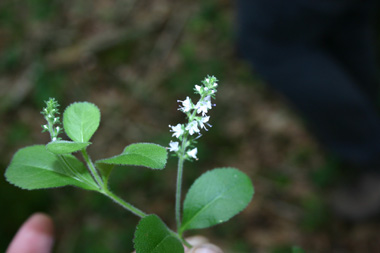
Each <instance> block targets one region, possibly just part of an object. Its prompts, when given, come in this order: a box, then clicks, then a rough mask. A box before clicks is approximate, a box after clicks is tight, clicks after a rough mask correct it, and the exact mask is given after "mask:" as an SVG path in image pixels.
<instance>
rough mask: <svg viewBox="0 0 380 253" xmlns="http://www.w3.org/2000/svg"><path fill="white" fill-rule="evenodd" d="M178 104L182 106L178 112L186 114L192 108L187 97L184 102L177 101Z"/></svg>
mask: <svg viewBox="0 0 380 253" xmlns="http://www.w3.org/2000/svg"><path fill="white" fill-rule="evenodd" d="M178 102H181V103H182V106H181V107H180V108H179V109H178V110H181V111H183V112H188V111H190V110H191V109H192V108H193V106H194V105H193V103H192V102H191V99H190V98H189V97H186V99H185V100H183V101H182V100H178Z"/></svg>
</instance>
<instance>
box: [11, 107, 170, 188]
mask: <svg viewBox="0 0 380 253" xmlns="http://www.w3.org/2000/svg"><path fill="white" fill-rule="evenodd" d="M99 123H100V111H99V109H98V108H97V107H96V106H95V105H94V104H91V103H88V102H80V103H74V104H71V105H70V106H68V107H67V109H66V110H65V112H64V114H63V126H64V130H65V132H66V134H67V135H68V136H69V137H70V138H71V140H72V141H65V140H59V141H54V142H50V143H48V144H47V145H46V146H43V145H36V146H30V147H26V148H23V149H20V150H19V151H18V152H17V153H16V154H15V155H14V157H13V159H12V161H11V163H10V165H9V166H8V168H7V170H6V173H5V176H6V178H7V180H8V181H9V182H10V183H12V184H14V185H16V186H18V187H20V188H23V189H29V190H32V189H44V188H51V187H61V186H66V185H73V186H78V187H81V188H84V189H89V190H98V189H99V188H98V186H97V184H96V183H95V182H94V180H93V178H92V177H91V175H90V174H89V172H88V171H87V169H86V167H85V166H84V165H83V163H82V162H80V161H79V160H78V159H77V158H76V157H75V156H73V155H71V153H74V152H77V151H80V150H84V149H86V147H87V146H88V145H90V144H91V143H90V142H89V141H90V139H91V137H92V136H93V134H94V133H95V131H96V130H97V128H98V126H99ZM166 160H167V151H166V149H165V148H164V147H161V146H159V145H156V144H150V143H138V144H132V145H129V146H127V147H126V148H125V149H124V151H123V152H122V153H121V154H120V155H117V156H114V157H111V158H107V159H102V160H99V161H97V162H96V165H97V166H98V168H99V169H100V172H101V176H102V178H103V179H104V181H105V182H107V180H108V177H109V175H110V173H111V171H112V169H113V167H114V166H115V165H135V166H145V167H149V168H152V169H163V168H164V167H165V165H166Z"/></svg>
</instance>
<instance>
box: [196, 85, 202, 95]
mask: <svg viewBox="0 0 380 253" xmlns="http://www.w3.org/2000/svg"><path fill="white" fill-rule="evenodd" d="M201 88H202V87H201V86H199V85H195V89H196V90H197V91H198V93H201Z"/></svg>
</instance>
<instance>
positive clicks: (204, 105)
mask: <svg viewBox="0 0 380 253" xmlns="http://www.w3.org/2000/svg"><path fill="white" fill-rule="evenodd" d="M211 107H212V105H211V97H210V96H207V97H205V98H204V100H201V101H199V102H198V103H197V104H196V106H195V108H196V109H197V113H202V115H203V116H205V115H206V113H207V112H208V110H210V109H211Z"/></svg>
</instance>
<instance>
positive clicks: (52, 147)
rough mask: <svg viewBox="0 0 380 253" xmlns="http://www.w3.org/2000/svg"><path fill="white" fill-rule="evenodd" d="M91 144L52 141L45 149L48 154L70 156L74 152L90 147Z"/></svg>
mask: <svg viewBox="0 0 380 253" xmlns="http://www.w3.org/2000/svg"><path fill="white" fill-rule="evenodd" d="M90 144H91V142H72V141H61V140H60V141H53V142H49V143H48V144H47V145H46V149H47V150H49V151H50V152H52V153H54V154H57V155H62V154H70V153H73V152H76V151H79V150H81V149H83V148H85V147H87V146H88V145H90Z"/></svg>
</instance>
